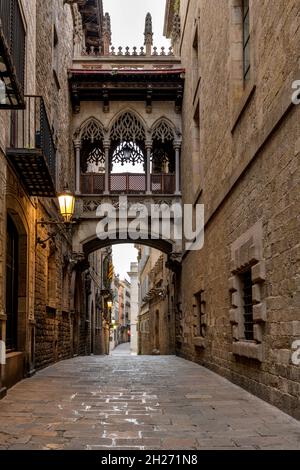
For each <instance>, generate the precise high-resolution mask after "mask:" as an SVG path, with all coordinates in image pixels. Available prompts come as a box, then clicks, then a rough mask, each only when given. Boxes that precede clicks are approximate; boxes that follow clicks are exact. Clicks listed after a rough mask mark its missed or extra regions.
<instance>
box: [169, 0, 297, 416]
mask: <svg viewBox="0 0 300 470" xmlns="http://www.w3.org/2000/svg"><path fill="white" fill-rule="evenodd" d="M216 1H217V3H218V8H216V5H215V2H211V1H210V0H191V1H190V7H189V10H188V12H186V11H184V10H185V5H182V12H181V14H182V17H184V14H185V13H187V21H186V26H185V30H184V36H183V42H182V51H181V55H182V60H183V65H184V66H185V67H186V70H187V73H186V86H185V97H184V109H183V122H184V129H183V141H184V145H183V152H182V183H183V196H184V202H186V203H191V202H194V203H196V202H197V201H198V202H201V203H204V204H205V211H206V230H205V245H204V248H203V249H202V250H201V251H199V252H190V253H186V254H185V256H184V260H183V267H182V305H181V310H182V314H183V319H182V321H181V323H182V324H181V327H182V330H181V337H180V338H177V339H179V341H178V342H177V350H178V353H179V354H180V355H182V356H184V357H186V358H188V359H191V360H194V361H196V362H199V363H201V364H204V365H206V366H208V367H210V368H211V369H213V370H215V371H217V372H218V373H220V374H222V375H224V376H226V377H227V378H229V379H230V380H232V381H234V382H236V383H238V384H240V385H242V386H243V387H245V388H246V389H248V390H249V391H251V392H253V393H255V394H256V395H258V396H260V397H261V398H263V399H265V400H267V401H269V402H271V403H272V404H274V405H276V406H278V407H279V408H281V409H283V410H285V411H287V412H288V413H290V414H292V415H294V416H296V417H298V418H299V417H300V415H299V409H300V407H299V404H300V403H299V397H300V369H299V366H296V365H293V364H292V361H291V356H292V343H293V341H294V340H296V339H300V316H299V312H300V303H299V299H300V284H299V275H300V262H299V261H300V253H299V242H300V230H299V229H300V220H299V182H300V169H299V151H300V140H299V135H300V134H299V130H300V128H299V122H300V121H299V118H300V108H299V107H296V106H293V105H291V95H292V89H291V86H292V81H293V80H296V79H299V76H300V70H299V65H298V55H297V52H296V50H297V44H298V43H299V39H300V30H299V28H297V27H296V23H297V21H296V18H297V14H296V11H298V6H299V5H298V2H297V1H296V0H295V1H293V0H291V1H290V2H288V3H287V2H285V1H284V0H278V1H276V2H275V3H276V5H275V3H274V5H273V7H272V9H270V8H269V6H270V4H269V2H268V1H266V0H265V1H264V0H262V1H259V2H254V1H253V2H250V6H251V18H252V19H251V78H250V80H249V83H247V84H246V86H245V87H244V86H243V85H244V84H243V81H242V77H241V70H240V66H241V58H240V56H239V55H238V54H239V48H238V47H237V43H238V41H239V39H238V38H237V36H236V29H235V26H236V24H237V23H238V22H240V16H239V15H240V11H239V9H238V2H237V1H229V2H227V1H223V0H216ZM198 11H199V12H200V14H199V15H198ZM197 16H199V19H197V18H196V17H197ZM254 19H255V21H254ZM196 24H198V27H199V38H200V40H199V45H200V50H199V76H201V81H200V85H199V88H198V91H196V89H195V85H194V84H193V78H192V74H191V73H190V71H191V70H192V67H193V64H192V57H193V56H192V54H193V46H192V44H193V41H194V34H195V25H196ZM239 58H240V60H238V59H239ZM233 82H234V83H233ZM194 96H195V99H194ZM198 103H199V113H200V141H199V149H198V158H199V161H198V165H199V170H198V173H199V172H200V174H198V175H197V176H196V178H197V177H198V178H199V179H200V182H201V183H200V187H198V190H196V189H195V187H197V186H198V184H196V185H195V184H194V185H191V184H190V182H191V180H192V178H193V174H194V173H195V168H193V161H192V160H191V158H190V155H191V154H192V152H193V143H194V142H193V138H194V136H193V116H194V113H195V112H196V107H197V104H198ZM200 190H202V193H201V191H200ZM199 195H200V196H199ZM258 221H261V223H262V233H263V235H262V240H261V244H262V252H263V258H264V259H265V265H266V274H265V285H264V288H263V291H262V294H261V295H262V296H263V299H264V302H265V304H266V307H267V309H266V319H265V320H266V321H265V322H264V323H263V325H262V338H261V344H262V347H263V358H262V361H257V360H254V359H253V358H251V357H246V356H245V355H244V354H241V355H237V354H233V343H234V339H233V328H232V324H231V317H230V309H231V308H232V295H231V293H230V292H229V279H230V278H231V276H232V263H231V249H232V244H233V243H234V242H236V240H238V239H239V237H241V236H242V235H243V234H245V233H246V232H247V230H249V229H250V228H251V227H253V226H254V224H255V223H257V222H258ZM200 290H201V291H204V298H205V309H206V311H205V314H206V319H205V321H206V335H205V338H204V341H200V342H199V340H198V338H195V335H194V322H195V318H194V315H195V312H194V309H193V305H194V304H195V297H194V294H196V293H197V292H199V291H200Z"/></svg>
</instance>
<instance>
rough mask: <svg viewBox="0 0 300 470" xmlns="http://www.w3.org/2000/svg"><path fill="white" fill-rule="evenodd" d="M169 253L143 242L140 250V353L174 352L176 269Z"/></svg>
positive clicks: (166, 353) (164, 353)
mask: <svg viewBox="0 0 300 470" xmlns="http://www.w3.org/2000/svg"><path fill="white" fill-rule="evenodd" d="M166 263H167V255H165V254H163V253H161V252H160V251H158V250H156V249H155V248H151V247H147V246H141V247H140V254H139V306H140V308H139V317H138V350H139V354H150V355H151V354H153V355H158V354H162V355H168V354H174V353H175V305H174V298H175V297H174V283H173V277H174V273H172V271H170V270H169V269H168V268H167V267H166Z"/></svg>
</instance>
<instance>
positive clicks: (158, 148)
mask: <svg viewBox="0 0 300 470" xmlns="http://www.w3.org/2000/svg"><path fill="white" fill-rule="evenodd" d="M152 141H153V145H152V155H151V161H152V174H169V173H171V174H174V173H175V153H174V146H173V142H174V131H173V129H172V127H171V125H170V124H169V123H168V122H167V121H166V120H164V119H162V120H161V121H159V122H158V123H157V124H156V125H155V126H154V128H153V130H152Z"/></svg>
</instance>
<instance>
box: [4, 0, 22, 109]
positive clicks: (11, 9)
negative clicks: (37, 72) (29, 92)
mask: <svg viewBox="0 0 300 470" xmlns="http://www.w3.org/2000/svg"><path fill="white" fill-rule="evenodd" d="M25 35H26V33H25V27H24V23H23V18H22V13H21V10H20V6H19V1H18V0H0V109H22V108H24V105H25V103H24V75H25Z"/></svg>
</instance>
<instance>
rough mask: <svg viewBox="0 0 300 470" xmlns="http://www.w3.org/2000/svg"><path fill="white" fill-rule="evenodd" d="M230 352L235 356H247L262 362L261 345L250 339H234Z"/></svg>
mask: <svg viewBox="0 0 300 470" xmlns="http://www.w3.org/2000/svg"><path fill="white" fill-rule="evenodd" d="M232 352H233V354H235V355H236V356H243V357H247V358H248V359H255V360H256V361H259V362H263V346H262V344H257V343H255V342H251V341H236V342H235V343H233V345H232Z"/></svg>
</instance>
